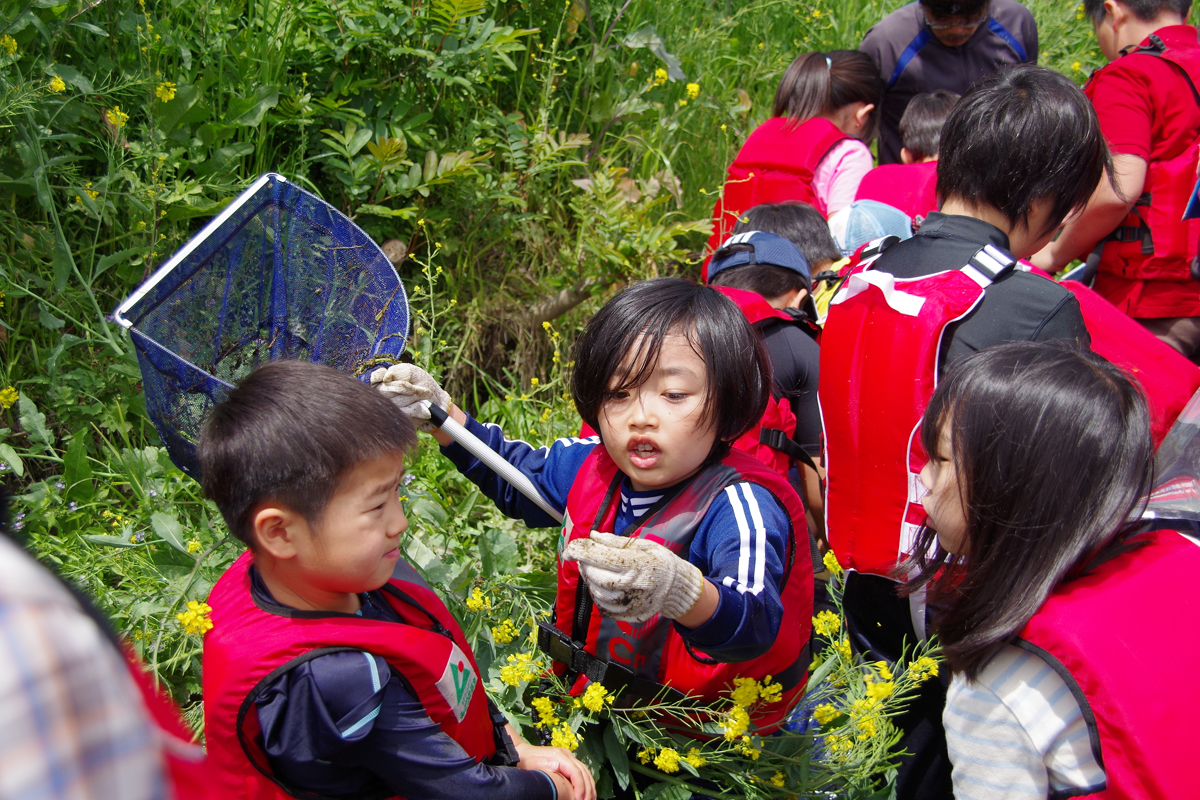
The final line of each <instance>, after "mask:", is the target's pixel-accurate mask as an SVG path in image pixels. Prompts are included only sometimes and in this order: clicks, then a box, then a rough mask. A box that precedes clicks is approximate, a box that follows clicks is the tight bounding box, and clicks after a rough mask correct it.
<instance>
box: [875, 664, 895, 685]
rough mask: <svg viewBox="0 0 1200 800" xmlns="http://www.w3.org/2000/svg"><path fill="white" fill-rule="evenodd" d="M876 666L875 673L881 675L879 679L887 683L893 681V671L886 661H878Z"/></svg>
mask: <svg viewBox="0 0 1200 800" xmlns="http://www.w3.org/2000/svg"><path fill="white" fill-rule="evenodd" d="M874 666H875V671H876V672H878V673H879V677H881V678H883V679H884V680H885V681H890V680H891V679H892V670H891V668H890V667H889V666H888V663H887V662H886V661H876V662H875V665H874Z"/></svg>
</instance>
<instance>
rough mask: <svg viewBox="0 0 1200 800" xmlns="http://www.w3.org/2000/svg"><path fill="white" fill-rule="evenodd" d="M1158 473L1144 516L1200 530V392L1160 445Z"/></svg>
mask: <svg viewBox="0 0 1200 800" xmlns="http://www.w3.org/2000/svg"><path fill="white" fill-rule="evenodd" d="M1154 470H1155V481H1154V491H1153V492H1152V493H1151V494H1150V500H1149V502H1148V503H1147V505H1146V513H1145V514H1144V516H1145V517H1147V518H1151V519H1163V520H1175V521H1178V522H1183V521H1188V522H1191V523H1192V524H1193V526H1194V527H1198V528H1200V392H1197V393H1196V394H1195V396H1193V397H1192V399H1191V400H1190V401H1189V402H1188V404H1187V406H1185V407H1184V409H1183V413H1182V414H1180V415H1179V419H1178V420H1176V421H1175V424H1174V425H1172V426H1171V430H1170V431H1168V432H1167V436H1166V438H1165V439H1163V442H1162V444H1161V445H1159V447H1158V453H1157V455H1156V456H1155V460H1154Z"/></svg>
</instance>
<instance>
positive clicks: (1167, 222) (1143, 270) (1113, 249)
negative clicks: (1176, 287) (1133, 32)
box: [1097, 35, 1200, 281]
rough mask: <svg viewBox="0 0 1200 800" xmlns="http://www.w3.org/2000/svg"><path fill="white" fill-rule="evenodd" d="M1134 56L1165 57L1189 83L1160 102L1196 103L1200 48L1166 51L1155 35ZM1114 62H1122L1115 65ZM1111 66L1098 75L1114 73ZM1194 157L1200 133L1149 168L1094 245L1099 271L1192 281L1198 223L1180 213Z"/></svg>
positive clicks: (1132, 277) (1199, 233)
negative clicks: (1129, 204)
mask: <svg viewBox="0 0 1200 800" xmlns="http://www.w3.org/2000/svg"><path fill="white" fill-rule="evenodd" d="M1133 55H1149V56H1155V57H1158V58H1161V59H1163V60H1164V61H1166V62H1168V63H1170V64H1172V65H1174V68H1175V71H1176V72H1178V73H1180V75H1181V77H1183V78H1184V80H1185V81H1186V82H1187V83H1188V85H1189V87H1190V89H1191V91H1190V92H1189V93H1187V94H1186V95H1183V96H1175V95H1172V96H1171V97H1170V98H1169V100H1168V99H1167V98H1164V102H1172V103H1175V102H1178V103H1191V102H1194V103H1196V104H1198V105H1200V95H1198V94H1197V92H1196V85H1197V83H1198V82H1200V48H1198V47H1174V46H1173V47H1167V46H1166V45H1165V44H1164V43H1163V41H1162V39H1160V38H1159V37H1158V36H1157V35H1151V36H1150V37H1149V38H1147V39H1146V40H1145V41H1144V42H1142V43H1141V44H1140V45H1138V47H1137V49H1136V50H1132V51H1130V52H1129V53H1128V54H1127V55H1125V56H1123V58H1129V57H1131V56H1133ZM1118 63H1120V59H1118V60H1117V61H1114V62H1113V64H1118ZM1113 64H1110V65H1108V66H1105V67H1103V68H1102V69H1100V70H1099V71H1098V72H1097V74H1100V73H1102V72H1104V70H1107V69H1113ZM1198 157H1200V130H1198V131H1197V132H1196V138H1195V139H1193V140H1192V142H1190V143H1189V144H1188V145H1187V146H1186V147H1185V148H1184V149H1183V150H1182V151H1181V152H1179V153H1176V154H1175V155H1174V156H1172V157H1170V158H1167V159H1163V160H1159V161H1151V162H1150V163H1149V164H1148V165H1147V167H1146V182H1145V184H1144V186H1143V190H1142V196H1141V198H1140V199H1139V200H1138V201H1137V202H1136V203H1135V204H1134V206H1133V208H1132V209H1130V212H1129V215H1128V216H1127V217H1126V218H1125V220H1124V221H1123V222H1122V223H1121V225H1120V226H1119V227H1118V228H1117V229H1116V230H1115V231H1113V232H1112V233H1111V234H1110V235H1109V236H1108V238H1107V239H1105V240H1104V241H1102V242H1100V244H1099V245H1097V247H1100V248H1103V250H1102V251H1101V253H1100V262H1099V267H1098V269H1099V270H1100V271H1101V272H1107V273H1109V274H1112V275H1116V276H1118V277H1121V278H1124V279H1126V280H1156V281H1190V280H1192V276H1191V271H1190V269H1191V263H1192V259H1193V258H1194V257H1195V256H1196V254H1197V242H1198V240H1200V220H1184V219H1183V212H1184V209H1186V208H1187V204H1188V200H1189V199H1190V198H1191V195H1192V188H1193V187H1194V186H1195V185H1196V168H1197V162H1198V160H1200V158H1198Z"/></svg>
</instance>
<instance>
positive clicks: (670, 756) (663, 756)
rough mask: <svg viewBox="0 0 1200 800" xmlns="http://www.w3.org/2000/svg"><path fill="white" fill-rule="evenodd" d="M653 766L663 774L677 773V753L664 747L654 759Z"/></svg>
mask: <svg viewBox="0 0 1200 800" xmlns="http://www.w3.org/2000/svg"><path fill="white" fill-rule="evenodd" d="M654 766H656V767H658V768H659V769H661V770H662V771H663V772H666V773H671V772H679V753H678V752H676V751H675V750H672V749H671V748H670V747H664V748H663V749H662V750H660V751H659V752H658V756H657V757H656V758H655V759H654Z"/></svg>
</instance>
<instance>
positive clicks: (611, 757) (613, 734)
mask: <svg viewBox="0 0 1200 800" xmlns="http://www.w3.org/2000/svg"><path fill="white" fill-rule="evenodd" d="M604 752H605V753H606V754H607V755H608V763H609V765H610V766H612V771H613V775H615V776H616V778H617V783H619V784H620V785H621V788H622V789H624V788H626V787H627V786H629V752H628V751H627V750H626V749H625V745H623V744H621V742H620V741H619V740H618V738H617V727H616V726H615V725H609V726H608V727H606V728H605V729H604Z"/></svg>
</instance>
